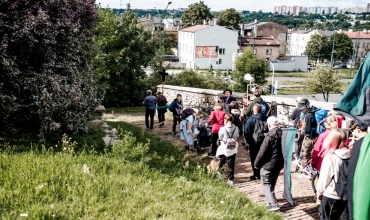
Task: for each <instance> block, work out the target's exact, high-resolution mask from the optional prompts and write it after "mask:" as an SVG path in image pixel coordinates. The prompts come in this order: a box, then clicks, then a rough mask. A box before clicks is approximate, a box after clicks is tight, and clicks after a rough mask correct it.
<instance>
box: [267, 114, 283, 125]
mask: <svg viewBox="0 0 370 220" xmlns="http://www.w3.org/2000/svg"><path fill="white" fill-rule="evenodd" d="M267 124H270V125H278V124H280V123H279V119H278V118H277V117H275V116H271V117H269V118H268V119H267Z"/></svg>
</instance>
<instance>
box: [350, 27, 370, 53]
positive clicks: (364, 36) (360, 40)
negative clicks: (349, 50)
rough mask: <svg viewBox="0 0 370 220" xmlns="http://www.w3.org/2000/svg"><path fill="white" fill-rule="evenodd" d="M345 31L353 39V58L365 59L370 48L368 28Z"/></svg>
mask: <svg viewBox="0 0 370 220" xmlns="http://www.w3.org/2000/svg"><path fill="white" fill-rule="evenodd" d="M344 33H345V34H347V36H348V37H349V38H351V40H352V43H353V48H354V53H353V59H355V60H357V59H364V58H365V57H366V55H367V53H368V52H369V50H370V33H368V31H366V30H364V31H357V32H344Z"/></svg>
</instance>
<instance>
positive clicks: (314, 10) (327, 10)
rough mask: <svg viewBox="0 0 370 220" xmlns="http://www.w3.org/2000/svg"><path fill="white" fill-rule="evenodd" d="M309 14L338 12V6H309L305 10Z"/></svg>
mask: <svg viewBox="0 0 370 220" xmlns="http://www.w3.org/2000/svg"><path fill="white" fill-rule="evenodd" d="M307 13H309V14H336V13H338V7H334V6H332V7H321V6H318V7H309V8H308V10H307Z"/></svg>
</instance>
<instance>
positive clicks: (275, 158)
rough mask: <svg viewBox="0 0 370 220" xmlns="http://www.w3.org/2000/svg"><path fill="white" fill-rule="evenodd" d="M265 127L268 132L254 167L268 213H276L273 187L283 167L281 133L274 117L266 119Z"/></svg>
mask: <svg viewBox="0 0 370 220" xmlns="http://www.w3.org/2000/svg"><path fill="white" fill-rule="evenodd" d="M267 125H268V128H269V132H268V133H267V135H266V137H265V139H264V140H263V143H262V145H261V149H260V151H259V152H258V155H257V157H256V161H255V162H254V167H255V168H256V169H260V172H261V181H262V188H263V191H264V193H265V199H266V201H267V202H268V203H269V205H270V207H269V211H277V210H279V209H280V207H279V204H278V202H277V200H276V196H275V185H276V181H277V179H278V177H279V173H280V170H281V169H283V167H284V157H283V153H282V149H281V137H282V131H281V129H280V128H279V121H278V119H277V118H276V117H274V116H271V117H269V118H268V119H267Z"/></svg>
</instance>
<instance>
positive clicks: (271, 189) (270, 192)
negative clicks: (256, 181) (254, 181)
mask: <svg viewBox="0 0 370 220" xmlns="http://www.w3.org/2000/svg"><path fill="white" fill-rule="evenodd" d="M260 172H261V182H262V188H263V192H264V193H265V199H266V201H267V202H268V203H269V205H270V206H277V205H278V202H277V200H276V196H275V186H276V181H277V179H278V177H279V174H280V170H274V171H269V170H265V169H263V168H261V171H260Z"/></svg>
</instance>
